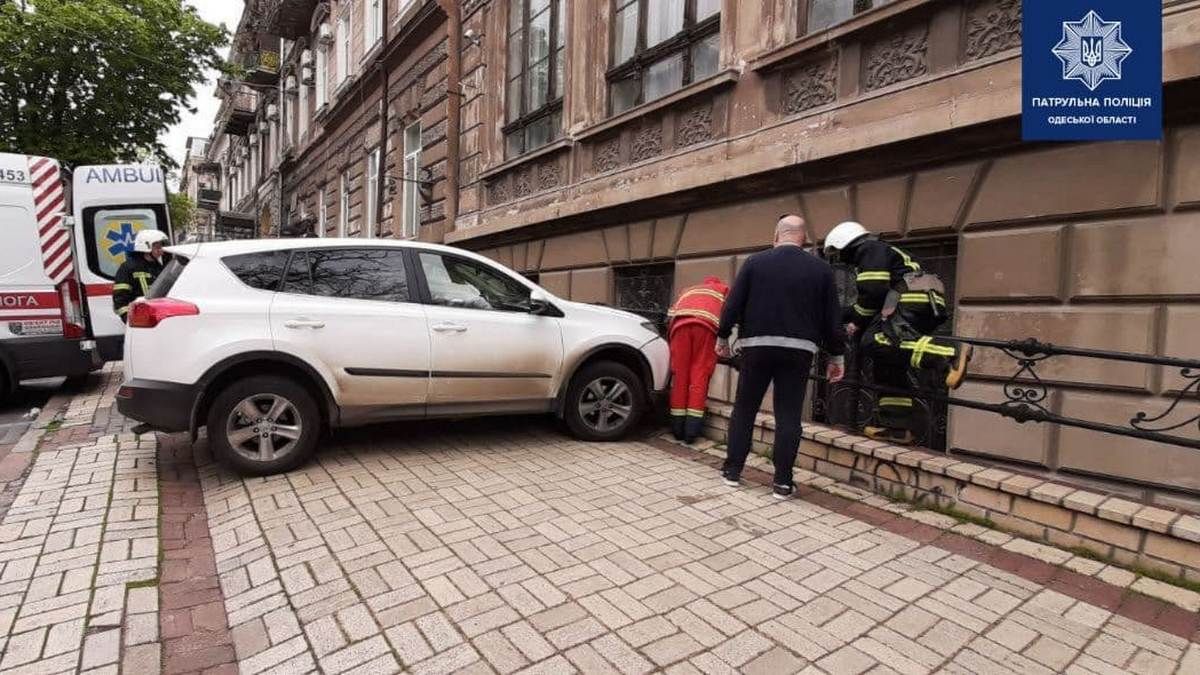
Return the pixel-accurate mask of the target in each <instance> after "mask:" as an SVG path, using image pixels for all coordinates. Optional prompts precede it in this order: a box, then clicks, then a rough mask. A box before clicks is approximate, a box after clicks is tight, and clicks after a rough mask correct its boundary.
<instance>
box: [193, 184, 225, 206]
mask: <svg viewBox="0 0 1200 675" xmlns="http://www.w3.org/2000/svg"><path fill="white" fill-rule="evenodd" d="M196 208H198V209H202V210H204V211H216V210H217V209H219V208H221V191H220V190H206V189H203V188H201V189H200V190H197V191H196Z"/></svg>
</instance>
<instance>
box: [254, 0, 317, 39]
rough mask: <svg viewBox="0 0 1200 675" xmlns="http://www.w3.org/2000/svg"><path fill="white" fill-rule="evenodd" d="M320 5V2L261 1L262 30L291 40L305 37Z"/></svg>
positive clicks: (306, 0) (295, 0)
mask: <svg viewBox="0 0 1200 675" xmlns="http://www.w3.org/2000/svg"><path fill="white" fill-rule="evenodd" d="M318 4H320V3H319V2H318V0H259V11H260V12H262V17H263V25H262V28H263V30H264V31H265V32H268V33H271V34H274V35H278V36H280V37H283V38H287V39H289V40H297V39H299V38H302V37H305V36H307V35H308V34H309V32H310V23H311V20H312V15H313V11H315V10H316V8H317V5H318Z"/></svg>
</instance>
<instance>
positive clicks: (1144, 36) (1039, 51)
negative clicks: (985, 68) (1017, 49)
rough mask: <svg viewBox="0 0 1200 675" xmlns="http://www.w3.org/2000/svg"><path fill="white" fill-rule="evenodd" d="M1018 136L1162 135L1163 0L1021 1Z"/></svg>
mask: <svg viewBox="0 0 1200 675" xmlns="http://www.w3.org/2000/svg"><path fill="white" fill-rule="evenodd" d="M1022 12H1023V24H1022V36H1021V40H1022V46H1021V76H1022V80H1021V136H1022V138H1023V139H1024V140H1027V141H1115V140H1147V139H1159V138H1162V133H1163V132H1162V3H1160V2H1151V1H1150V0H1024V3H1023V6H1022Z"/></svg>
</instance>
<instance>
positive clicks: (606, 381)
mask: <svg viewBox="0 0 1200 675" xmlns="http://www.w3.org/2000/svg"><path fill="white" fill-rule="evenodd" d="M632 415H633V391H632V390H631V389H630V388H629V386H628V385H626V384H625V383H624V382H622V381H621V380H619V379H617V378H615V377H600V378H597V379H595V380H592V382H591V383H589V384H588V385H587V386H586V387H584V388H583V394H582V396H580V399H579V416H580V418H581V419H582V420H583V423H584V424H586V425H587V426H588V428H590V429H592V430H593V431H597V432H599V433H609V432H612V431H614V430H616V429H619V428H621V427H622V426H624V425H625V424H626V423H627V422H628V421H629V418H630V417H631V416H632Z"/></svg>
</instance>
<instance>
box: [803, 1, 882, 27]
mask: <svg viewBox="0 0 1200 675" xmlns="http://www.w3.org/2000/svg"><path fill="white" fill-rule="evenodd" d="M885 1H886V0H878V1H877V2H874V3H872V2H870V1H869V0H868V1H867V2H863V0H811V2H809V5H808V32H810V33H814V32H816V31H819V30H824V29H826V28H829V27H830V26H834V25H837V24H839V23H842V22H843V21H846V20H847V19H849V18H850V17H852V16H854V15H855V13H856V12H861V11H864V10H867V9H870V8H871V5H872V4H877V5H881V4H883V3H884V2H885Z"/></svg>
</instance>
